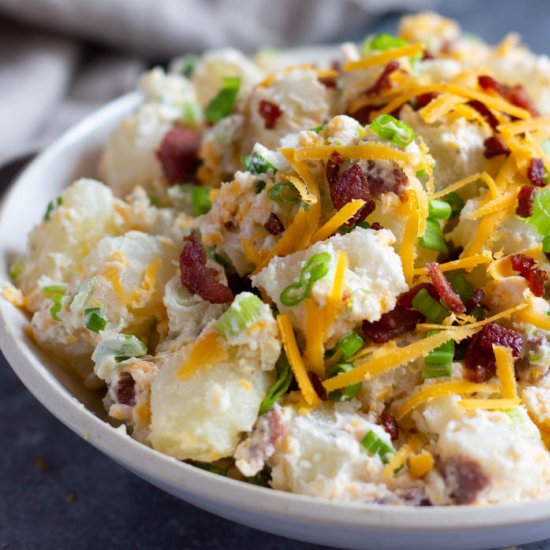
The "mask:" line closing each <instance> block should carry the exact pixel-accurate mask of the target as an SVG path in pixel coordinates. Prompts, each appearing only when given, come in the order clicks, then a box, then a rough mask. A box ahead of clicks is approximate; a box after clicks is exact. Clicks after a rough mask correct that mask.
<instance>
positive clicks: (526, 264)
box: [510, 254, 537, 273]
mask: <svg viewBox="0 0 550 550" xmlns="http://www.w3.org/2000/svg"><path fill="white" fill-rule="evenodd" d="M536 263H537V262H536V261H535V260H534V259H533V258H531V256H527V255H526V254H513V255H512V256H510V264H511V265H512V269H513V270H514V271H518V272H519V273H523V272H524V271H528V270H529V269H531V268H532V267H533V266H534V265H535V264H536Z"/></svg>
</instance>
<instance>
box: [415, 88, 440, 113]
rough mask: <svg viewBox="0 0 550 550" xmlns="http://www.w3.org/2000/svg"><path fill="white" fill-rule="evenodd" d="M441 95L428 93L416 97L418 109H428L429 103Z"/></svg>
mask: <svg viewBox="0 0 550 550" xmlns="http://www.w3.org/2000/svg"><path fill="white" fill-rule="evenodd" d="M438 95H439V94H438V93H436V92H428V93H426V94H420V95H418V96H416V102H415V103H416V107H417V108H418V109H422V107H426V105H428V103H430V102H432V101H433V100H434V99H435V98H436V97H437V96H438Z"/></svg>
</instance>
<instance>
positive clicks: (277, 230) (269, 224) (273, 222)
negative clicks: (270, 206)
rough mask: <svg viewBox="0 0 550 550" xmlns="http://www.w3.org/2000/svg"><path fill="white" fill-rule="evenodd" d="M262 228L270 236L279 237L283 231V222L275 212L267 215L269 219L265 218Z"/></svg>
mask: <svg viewBox="0 0 550 550" xmlns="http://www.w3.org/2000/svg"><path fill="white" fill-rule="evenodd" d="M264 227H265V228H266V230H267V231H269V232H270V233H271V234H272V235H280V234H281V233H282V232H283V231H284V230H285V226H284V225H283V222H282V221H281V219H280V218H279V216H277V214H275V212H271V214H269V218H267V221H266V222H265V223H264Z"/></svg>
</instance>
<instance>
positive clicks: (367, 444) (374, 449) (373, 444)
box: [361, 430, 395, 464]
mask: <svg viewBox="0 0 550 550" xmlns="http://www.w3.org/2000/svg"><path fill="white" fill-rule="evenodd" d="M361 445H363V447H364V448H365V450H366V451H367V452H368V453H369V454H370V455H378V456H379V457H380V459H381V460H382V462H383V463H384V464H387V463H388V457H389V456H390V455H392V454H395V449H394V448H393V447H392V446H391V445H389V444H388V443H386V442H385V441H384V440H383V439H381V438H380V437H379V436H378V435H376V433H375V432H374V431H373V430H369V432H368V433H367V435H365V437H364V438H363V440H362V441H361Z"/></svg>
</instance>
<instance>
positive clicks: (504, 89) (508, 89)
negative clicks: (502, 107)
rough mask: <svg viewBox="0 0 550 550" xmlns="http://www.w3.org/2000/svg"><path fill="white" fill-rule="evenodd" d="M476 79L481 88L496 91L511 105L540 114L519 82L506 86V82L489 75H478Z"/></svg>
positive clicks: (534, 114) (532, 113)
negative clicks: (503, 82)
mask: <svg viewBox="0 0 550 550" xmlns="http://www.w3.org/2000/svg"><path fill="white" fill-rule="evenodd" d="M477 81H478V83H479V86H480V87H481V88H483V90H485V91H492V92H495V93H497V94H498V95H500V96H502V97H503V98H504V99H505V100H506V101H508V102H509V103H511V104H512V105H515V106H516V107H520V108H521V109H525V110H526V111H529V112H530V113H531V115H532V116H539V115H540V113H539V111H538V109H537V108H536V107H535V104H534V102H533V100H532V99H531V98H530V97H529V95H528V94H527V92H526V91H525V90H524V88H523V86H521V84H516V85H515V86H507V85H506V84H502V83H501V82H498V81H497V80H495V79H494V78H493V77H492V76H489V75H480V76H479V77H478V79H477Z"/></svg>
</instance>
